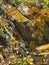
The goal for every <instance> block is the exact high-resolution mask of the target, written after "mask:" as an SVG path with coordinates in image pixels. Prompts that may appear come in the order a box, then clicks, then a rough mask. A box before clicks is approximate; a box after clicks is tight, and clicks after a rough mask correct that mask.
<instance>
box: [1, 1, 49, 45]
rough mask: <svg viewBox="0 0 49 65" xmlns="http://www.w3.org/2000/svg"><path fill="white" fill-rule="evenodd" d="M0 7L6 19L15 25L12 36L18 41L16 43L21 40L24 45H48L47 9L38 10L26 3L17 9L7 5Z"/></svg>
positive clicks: (48, 15)
mask: <svg viewBox="0 0 49 65" xmlns="http://www.w3.org/2000/svg"><path fill="white" fill-rule="evenodd" d="M0 7H1V8H2V9H3V10H4V13H5V15H6V17H7V18H8V19H9V20H10V21H11V22H12V23H13V24H14V25H15V29H14V31H13V35H14V37H16V39H17V40H18V39H20V40H18V41H21V40H22V39H23V40H24V42H25V44H27V43H28V44H29V45H30V44H31V43H32V44H34V43H37V45H38V44H39V45H40V44H46V43H49V23H48V22H49V8H45V9H39V8H38V7H37V6H35V5H34V4H32V3H27V2H24V3H22V4H21V5H18V8H16V7H13V6H12V5H10V4H8V3H7V4H6V5H4V7H3V4H2V6H0ZM10 30H11V28H10ZM16 30H17V32H18V33H17V32H16ZM17 34H18V35H19V36H18V35H17ZM15 35H16V36H15ZM34 41H35V42H34ZM26 42H27V43H26ZM33 42H34V43H33Z"/></svg>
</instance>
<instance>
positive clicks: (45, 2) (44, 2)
mask: <svg viewBox="0 0 49 65" xmlns="http://www.w3.org/2000/svg"><path fill="white" fill-rule="evenodd" d="M41 4H42V6H43V8H47V7H48V4H49V1H48V0H43V1H42V3H41Z"/></svg>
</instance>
